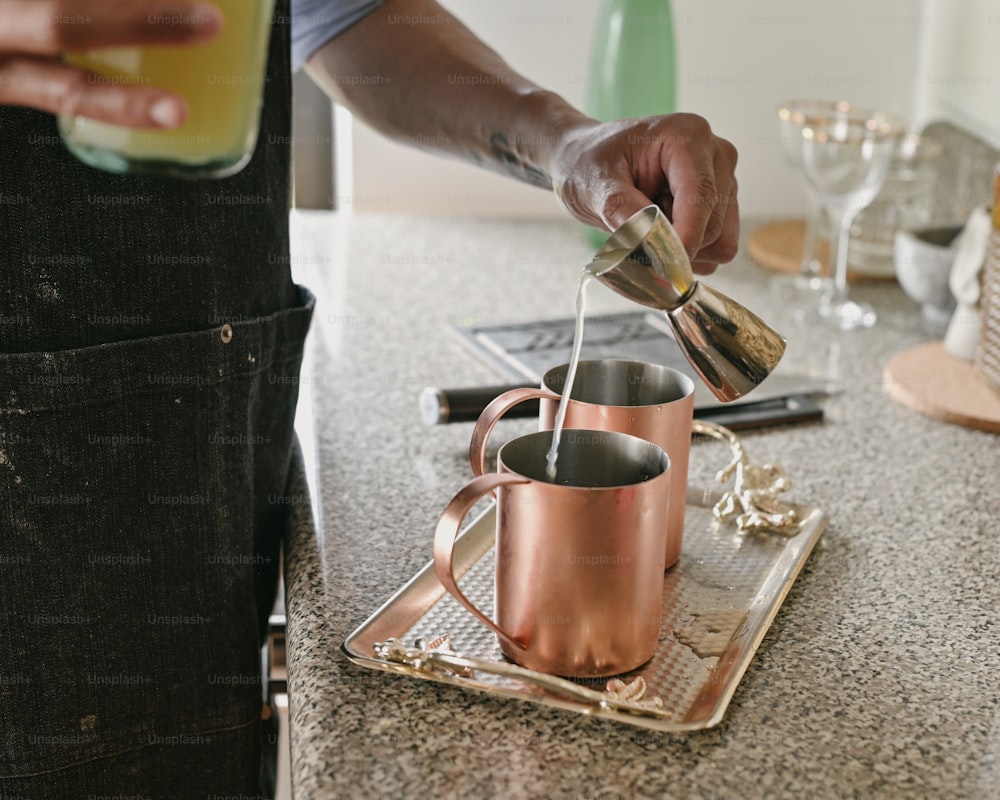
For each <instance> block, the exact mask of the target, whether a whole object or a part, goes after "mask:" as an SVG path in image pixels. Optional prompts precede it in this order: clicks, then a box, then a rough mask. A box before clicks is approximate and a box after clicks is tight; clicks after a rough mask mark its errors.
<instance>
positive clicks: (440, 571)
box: [434, 390, 531, 650]
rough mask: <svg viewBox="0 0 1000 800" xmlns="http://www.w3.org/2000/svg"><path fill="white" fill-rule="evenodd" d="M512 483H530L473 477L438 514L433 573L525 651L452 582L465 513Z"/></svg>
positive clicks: (507, 476) (514, 477)
mask: <svg viewBox="0 0 1000 800" xmlns="http://www.w3.org/2000/svg"><path fill="white" fill-rule="evenodd" d="M515 391H520V390H515ZM498 418H499V417H498ZM515 483H531V481H530V480H528V479H527V478H522V477H521V476H519V475H512V474H511V473H509V472H508V473H503V472H491V473H489V474H487V475H479V476H477V477H475V478H473V479H472V480H471V481H469V482H468V483H467V484H466V485H465V486H463V487H462V488H461V489H459V491H458V494H456V495H455V496H454V497H453V498H452V500H451V502H450V503H448V507H447V508H446V509H445V510H444V513H443V514H442V515H441V519H440V520H438V524H437V528H436V530H435V531H434V572H435V574H436V575H437V577H438V580H439V581H441V584H442V585H443V586H444V588H445V589H446V590H447V591H448V593H449V594H451V596H452V597H454V598H455V599H456V600H458V602H460V603H461V604H462V605H463V606H465V608H466V609H468V610H469V612H470V613H472V614H473V615H474V616H475V617H476V618H477V619H478V620H479V621H480V622H482V623H483V624H484V625H486V626H487V627H488V628H489V629H490V630H492V631H493V632H494V633H495V634H496V635H497V636H498V637H500V639H501V640H502V641H503V642H505V643H507V644H508V645H509V646H511V647H513V648H515V649H517V650H526V649H527V647H528V646H527V645H526V644H525V643H524V642H520V641H518V640H517V639H515V638H514V637H513V636H511V635H510V634H508V633H507V632H506V631H504V630H503V629H502V628H501V627H500V626H499V625H497V624H496V623H495V622H494V621H493V620H491V619H490V618H489V617H488V616H486V615H485V614H484V613H483V612H482V611H480V610H479V609H478V608H476V606H475V605H473V603H472V601H471V600H469V598H467V597H466V596H465V595H464V594H463V593H462V590H461V589H459V588H458V581H456V580H455V564H454V551H455V540H456V539H457V538H458V533H459V531H460V530H461V529H462V522H463V520H464V519H465V516H466V514H468V513H469V511H470V510H471V509H472V507H473V506H474V505H475V504H476V503H477V502H479V500H480V498H482V497H483V496H484V495H486V494H489V493H490V492H492V491H493V490H494V489H498V488H499V487H501V486H511V485H513V484H515Z"/></svg>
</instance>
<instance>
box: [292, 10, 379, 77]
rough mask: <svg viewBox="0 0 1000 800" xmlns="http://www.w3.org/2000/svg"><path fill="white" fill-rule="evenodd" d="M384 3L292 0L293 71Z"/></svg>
mask: <svg viewBox="0 0 1000 800" xmlns="http://www.w3.org/2000/svg"><path fill="white" fill-rule="evenodd" d="M383 2H384V0H292V69H293V70H298V69H300V68H301V67H302V65H303V64H304V63H305V62H306V60H307V59H308V58H309V56H311V55H312V54H313V53H314V52H316V50H318V49H319V48H320V47H322V46H323V45H324V44H326V43H327V42H328V41H330V39H332V38H333V37H334V36H337V35H338V34H340V33H342V32H343V31H345V30H347V28H349V27H350V26H351V25H353V24H354V23H355V22H357V21H358V20H360V19H361V18H362V17H364V16H365V15H366V14H367V13H368V12H370V11H372V10H373V9H375V8H377V7H378V6H380V5H382V3H383Z"/></svg>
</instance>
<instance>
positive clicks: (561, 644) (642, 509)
mask: <svg viewBox="0 0 1000 800" xmlns="http://www.w3.org/2000/svg"><path fill="white" fill-rule="evenodd" d="M551 439H552V436H551V435H550V434H549V433H548V432H538V433H531V434H528V435H526V436H521V437H518V438H516V439H512V440H511V441H509V442H507V443H505V444H504V445H503V446H502V447H501V448H500V451H499V453H498V455H497V464H498V467H497V471H496V472H493V473H488V474H486V475H480V476H479V477H477V478H473V479H472V480H471V481H470V482H469V483H467V484H466V485H465V486H464V487H463V488H462V489H461V490H460V491H459V492H458V494H456V495H455V497H454V498H453V499H452V501H451V503H449V505H448V508H447V509H446V510H445V512H444V514H443V515H442V516H441V519H440V521H439V523H438V526H437V530H436V531H435V534H434V571H435V573H436V574H437V576H438V579H439V580H440V581H441V583H442V584H443V586H444V587H445V589H447V591H448V592H449V593H450V594H451V595H452V596H454V597H455V599H456V600H458V601H459V602H460V603H461V604H462V605H463V606H465V608H466V609H468V610H469V611H470V612H471V613H472V614H473V615H475V616H476V617H477V618H478V619H479V620H480V621H481V622H482V623H483V624H484V625H487V626H488V627H489V628H490V629H491V630H492V631H493V632H494V633H495V634H496V636H497V639H498V641H499V644H500V649H501V650H502V651H503V652H504V654H505V655H506V656H507V657H508V658H510V659H511V660H512V661H514V662H516V663H518V664H520V665H521V666H524V667H527V668H529V669H534V670H537V671H539V672H545V673H549V674H553V675H564V676H569V677H578V678H583V677H598V676H607V675H616V674H619V673H622V672H627V671H629V670H631V669H635V668H636V667H638V666H640V665H642V664H644V663H645V662H646V661H648V660H649V659H650V658H651V657H652V655H653V653H654V652H655V650H656V645H657V642H658V640H659V632H660V612H661V609H662V606H663V580H664V576H663V571H664V566H663V527H664V525H665V524H666V521H667V500H668V493H667V488H668V483H669V480H670V460H669V458H668V456H667V454H666V453H664V452H663V450H662V449H661V448H659V447H657V446H656V445H655V444H653V443H652V442H648V441H646V440H645V439H640V438H638V437H636V436H629V435H628V434H624V433H616V432H608V431H591V430H577V429H574V430H567V431H566V435H565V436H564V437H563V439H562V442H561V446H560V452H559V483H552V482H551V481H550V480H549V479H548V477H547V476H546V469H545V468H546V455H547V453H548V449H549V443H550V441H551ZM492 491H495V492H496V495H497V505H496V519H497V522H496V525H497V536H496V550H495V552H496V574H495V597H494V609H495V616H496V621H494V620H493V619H490V617H488V616H487V615H486V613H484V612H483V611H481V610H480V609H479V608H477V607H476V605H475V604H474V603H472V602H471V601H470V600H469V599H468V598H467V597H466V596H465V595H464V594H463V593H462V591H461V589H460V588H459V586H458V583H457V581H456V578H455V571H454V564H453V557H454V554H453V550H454V545H455V538H456V536H457V535H458V533H459V531H460V529H461V527H462V522H463V520H464V518H465V515H466V514H467V513H468V512H469V511H470V510H471V509H472V508H473V506H475V505H476V503H477V502H478V501H479V500H480V499H481V498H483V497H484V496H485V495H487V494H488V493H489V492H492Z"/></svg>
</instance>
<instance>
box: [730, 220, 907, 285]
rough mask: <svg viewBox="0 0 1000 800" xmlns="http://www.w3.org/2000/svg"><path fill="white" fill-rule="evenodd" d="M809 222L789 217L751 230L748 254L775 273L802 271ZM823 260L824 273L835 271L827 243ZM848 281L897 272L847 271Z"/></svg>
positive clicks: (885, 278) (819, 247)
mask: <svg viewBox="0 0 1000 800" xmlns="http://www.w3.org/2000/svg"><path fill="white" fill-rule="evenodd" d="M805 233H806V221H805V220H804V219H785V220H779V221H777V222H769V223H766V224H764V225H761V226H760V227H759V228H756V229H754V230H753V231H751V232H750V235H749V236H748V237H747V255H749V256H750V258H752V259H753V260H754V262H756V263H757V264H759V265H760V266H762V267H764V268H765V269H770V270H774V271H775V272H784V273H788V274H793V275H794V274H795V273H797V272H798V271H799V266H800V264H801V261H802V246H803V245H802V243H803V240H804V239H805ZM817 250H818V255H819V260H820V262H821V263H822V264H823V274H825V275H829V274H831V271H830V266H829V259H828V250H829V248H828V247H827V243H826V242H819V243H818V245H817ZM847 280H849V281H851V282H855V283H857V282H861V281H878V282H883V281H894V280H896V277H895V275H868V274H867V273H860V272H855V271H854V270H851V269H848V270H847Z"/></svg>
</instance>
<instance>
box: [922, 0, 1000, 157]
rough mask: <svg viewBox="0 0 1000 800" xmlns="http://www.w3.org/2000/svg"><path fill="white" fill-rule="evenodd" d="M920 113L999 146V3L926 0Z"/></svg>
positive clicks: (978, 0) (999, 147) (923, 118)
mask: <svg viewBox="0 0 1000 800" xmlns="http://www.w3.org/2000/svg"><path fill="white" fill-rule="evenodd" d="M925 6H926V9H925V17H926V23H927V24H926V31H925V41H924V43H923V48H924V49H923V52H924V57H923V58H922V59H921V68H920V70H919V72H918V75H917V117H918V118H919V119H920V120H921V121H930V120H935V119H950V120H952V121H953V122H955V123H956V124H958V125H959V126H960V127H962V128H965V129H966V130H968V131H969V132H970V133H973V134H975V135H976V136H978V137H979V138H980V139H983V140H984V141H985V142H986V143H987V144H990V145H992V146H993V147H994V148H995V149H1000V3H997V2H996V0H926V3H925Z"/></svg>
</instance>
